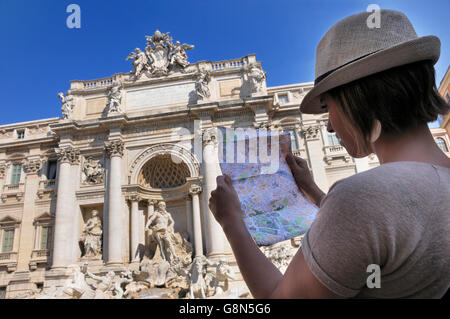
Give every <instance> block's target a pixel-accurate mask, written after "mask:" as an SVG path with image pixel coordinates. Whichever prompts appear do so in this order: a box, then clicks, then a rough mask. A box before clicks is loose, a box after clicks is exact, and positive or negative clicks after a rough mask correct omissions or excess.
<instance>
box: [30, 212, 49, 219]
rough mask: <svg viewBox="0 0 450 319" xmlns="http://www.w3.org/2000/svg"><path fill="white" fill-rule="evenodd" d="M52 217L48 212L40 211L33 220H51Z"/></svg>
mask: <svg viewBox="0 0 450 319" xmlns="http://www.w3.org/2000/svg"><path fill="white" fill-rule="evenodd" d="M53 218H54V217H53V216H52V215H50V213H49V212H45V213H42V214H41V215H39V216H38V217H36V218H35V219H34V221H45V220H52V219H53Z"/></svg>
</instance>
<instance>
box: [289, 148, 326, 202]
mask: <svg viewBox="0 0 450 319" xmlns="http://www.w3.org/2000/svg"><path fill="white" fill-rule="evenodd" d="M286 162H287V163H288V165H289V168H290V169H291V172H292V175H294V179H295V183H296V184H297V187H298V189H299V190H300V192H301V193H302V194H303V195H305V196H306V197H307V198H308V199H309V200H310V201H311V202H312V203H313V204H315V205H316V206H317V207H320V202H321V200H322V198H323V197H324V196H325V193H323V192H322V191H321V190H320V188H319V187H318V186H317V185H316V183H315V182H314V179H313V177H312V175H311V172H310V171H309V168H308V164H307V163H306V161H305V160H304V159H303V158H300V157H297V156H294V155H293V154H292V153H291V152H288V153H287V155H286Z"/></svg>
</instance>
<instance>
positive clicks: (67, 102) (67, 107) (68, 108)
mask: <svg viewBox="0 0 450 319" xmlns="http://www.w3.org/2000/svg"><path fill="white" fill-rule="evenodd" d="M58 97H59V99H60V100H61V103H62V106H61V112H62V114H63V118H64V119H69V120H70V119H72V112H73V106H74V105H73V96H72V95H68V96H64V93H62V92H59V93H58Z"/></svg>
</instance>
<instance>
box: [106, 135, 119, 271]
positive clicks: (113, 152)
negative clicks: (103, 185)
mask: <svg viewBox="0 0 450 319" xmlns="http://www.w3.org/2000/svg"><path fill="white" fill-rule="evenodd" d="M105 149H106V153H107V155H108V157H109V158H110V165H109V172H108V173H109V174H108V195H109V196H108V199H109V202H108V204H109V211H108V261H107V264H108V265H115V264H117V265H119V264H122V262H123V261H122V248H123V247H122V227H123V223H122V221H123V214H122V207H123V205H122V189H121V161H122V156H123V142H122V141H121V140H113V141H110V142H106V143H105Z"/></svg>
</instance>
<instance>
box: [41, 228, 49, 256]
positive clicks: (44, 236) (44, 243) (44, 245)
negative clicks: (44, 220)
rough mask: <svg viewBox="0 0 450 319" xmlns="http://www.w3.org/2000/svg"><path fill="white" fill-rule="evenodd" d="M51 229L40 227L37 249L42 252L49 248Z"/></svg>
mask: <svg viewBox="0 0 450 319" xmlns="http://www.w3.org/2000/svg"><path fill="white" fill-rule="evenodd" d="M50 235H51V229H50V227H49V226H42V230H41V245H40V247H39V249H41V250H44V249H48V248H49V241H50Z"/></svg>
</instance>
